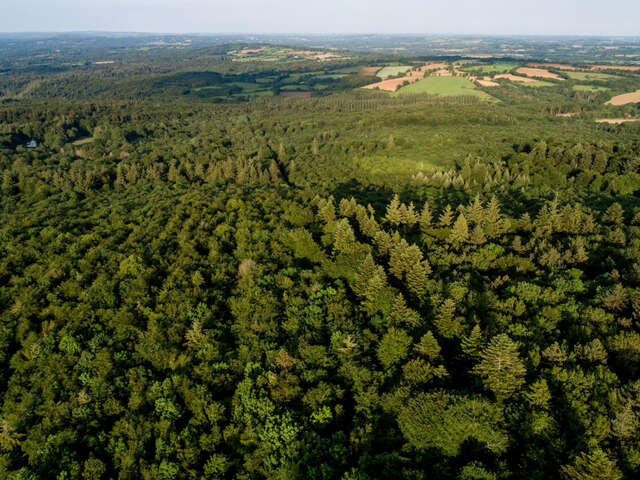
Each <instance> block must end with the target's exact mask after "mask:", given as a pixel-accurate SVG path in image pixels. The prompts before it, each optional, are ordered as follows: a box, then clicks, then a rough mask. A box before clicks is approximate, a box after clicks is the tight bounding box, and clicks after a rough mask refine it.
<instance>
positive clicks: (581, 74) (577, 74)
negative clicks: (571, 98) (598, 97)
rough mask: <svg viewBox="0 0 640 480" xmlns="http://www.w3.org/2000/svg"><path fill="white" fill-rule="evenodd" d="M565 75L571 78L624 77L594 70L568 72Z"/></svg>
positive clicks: (598, 79) (598, 78)
mask: <svg viewBox="0 0 640 480" xmlns="http://www.w3.org/2000/svg"><path fill="white" fill-rule="evenodd" d="M565 75H566V76H567V77H569V78H570V79H571V80H580V81H586V80H594V81H600V80H619V79H621V78H622V77H619V76H617V75H609V74H607V73H594V72H566V73H565Z"/></svg>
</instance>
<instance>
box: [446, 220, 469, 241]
mask: <svg viewBox="0 0 640 480" xmlns="http://www.w3.org/2000/svg"><path fill="white" fill-rule="evenodd" d="M467 240H469V225H468V223H467V219H466V218H464V214H463V213H461V214H460V215H458V218H457V219H456V221H455V223H454V224H453V228H452V229H451V233H450V234H449V242H451V243H454V244H461V243H465V242H466V241H467Z"/></svg>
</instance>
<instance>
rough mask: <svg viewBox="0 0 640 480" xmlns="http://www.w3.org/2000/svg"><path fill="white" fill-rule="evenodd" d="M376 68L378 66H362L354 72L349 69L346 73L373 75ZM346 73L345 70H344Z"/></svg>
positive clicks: (377, 68)
mask: <svg viewBox="0 0 640 480" xmlns="http://www.w3.org/2000/svg"><path fill="white" fill-rule="evenodd" d="M378 70H380V67H376V66H373V67H362V68H361V69H360V70H359V71H358V70H356V71H355V72H353V71H351V72H348V73H359V74H360V75H364V76H365V77H375V75H376V73H377V72H378ZM345 73H347V72H345Z"/></svg>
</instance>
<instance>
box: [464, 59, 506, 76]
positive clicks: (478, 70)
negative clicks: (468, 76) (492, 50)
mask: <svg viewBox="0 0 640 480" xmlns="http://www.w3.org/2000/svg"><path fill="white" fill-rule="evenodd" d="M517 67H518V64H517V63H511V62H496V63H490V64H487V65H474V64H468V65H465V66H464V67H462V68H461V70H464V71H465V72H469V73H475V74H477V75H481V74H485V75H490V74H494V73H506V72H510V71H511V70H513V69H514V68H517Z"/></svg>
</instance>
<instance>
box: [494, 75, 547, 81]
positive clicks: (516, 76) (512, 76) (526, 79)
mask: <svg viewBox="0 0 640 480" xmlns="http://www.w3.org/2000/svg"><path fill="white" fill-rule="evenodd" d="M493 78H494V80H495V79H496V78H506V79H507V80H511V81H512V82H523V83H532V82H537V80H536V79H534V78H529V77H519V76H518V75H512V74H510V73H501V74H500V75H496V76H495V77H493Z"/></svg>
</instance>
